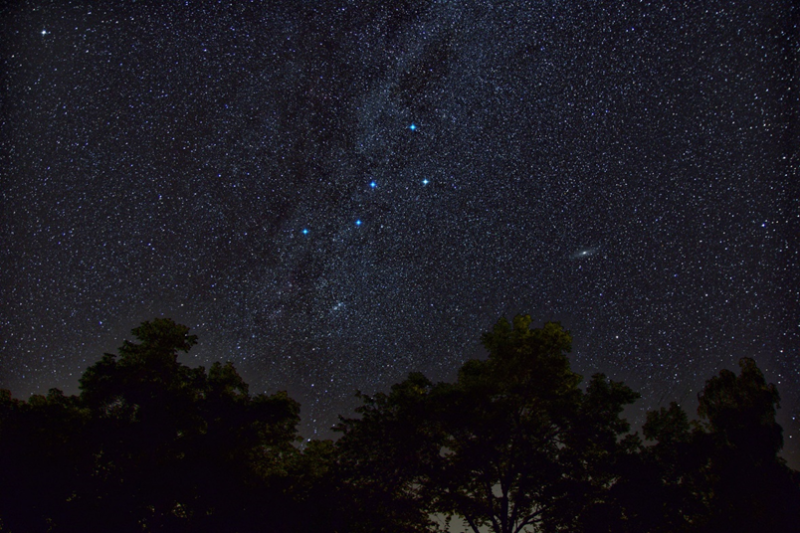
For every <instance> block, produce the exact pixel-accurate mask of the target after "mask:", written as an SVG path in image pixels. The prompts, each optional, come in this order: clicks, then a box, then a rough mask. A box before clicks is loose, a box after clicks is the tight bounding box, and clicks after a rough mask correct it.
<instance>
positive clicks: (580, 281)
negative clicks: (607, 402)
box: [0, 0, 800, 454]
mask: <svg viewBox="0 0 800 533" xmlns="http://www.w3.org/2000/svg"><path fill="white" fill-rule="evenodd" d="M230 4H231V5H227V3H212V2H185V3H164V4H161V5H155V4H154V5H138V4H135V3H129V2H105V3H102V4H96V3H93V2H80V1H70V2H47V1H27V2H25V1H21V2H16V3H13V5H12V7H10V8H5V11H3V12H2V16H3V19H2V24H3V32H2V35H3V37H2V39H3V43H2V45H3V46H2V50H3V57H2V59H3V67H2V68H3V72H4V73H5V74H4V98H3V107H2V118H3V135H4V147H5V149H4V151H3V174H2V183H3V186H2V205H3V211H2V226H1V228H2V233H0V235H2V243H3V246H2V249H1V250H0V261H2V263H0V264H1V265H2V269H0V294H2V302H3V307H2V309H1V310H0V320H1V322H0V324H2V326H1V327H2V345H0V354H1V356H0V386H2V387H7V388H11V389H12V391H14V393H15V394H18V395H21V396H27V394H30V393H33V392H42V391H43V390H46V389H47V388H49V387H52V386H58V387H61V388H63V389H65V390H66V391H68V392H75V391H76V390H77V378H78V377H79V376H80V374H81V373H82V372H83V370H84V369H85V368H86V367H87V366H88V365H89V364H91V363H92V362H94V361H95V360H97V359H98V358H99V357H100V356H101V355H102V353H103V352H104V351H114V349H115V347H116V346H118V345H119V344H120V343H121V341H122V339H124V338H127V336H128V332H129V331H130V329H131V328H133V327H135V326H136V325H138V324H139V323H140V322H141V321H143V320H147V319H150V318H152V317H154V316H169V317H171V318H174V319H176V320H178V321H180V322H183V323H185V324H187V325H188V326H190V327H191V328H192V329H193V332H194V333H196V334H197V335H199V337H200V341H201V342H200V345H199V346H198V347H196V348H195V349H194V350H193V351H192V352H191V353H190V354H189V355H188V356H185V362H187V363H188V364H203V365H206V366H208V365H209V364H210V363H211V362H213V361H215V360H231V361H233V362H234V363H235V364H236V366H237V368H238V369H239V370H240V371H241V373H242V374H243V375H244V376H245V379H246V380H247V381H248V382H249V383H251V387H252V390H253V391H255V392H259V391H265V390H269V391H274V390H277V389H286V390H288V391H289V393H290V394H291V395H292V396H293V397H295V398H297V399H298V400H299V401H301V403H302V405H303V413H302V416H303V424H304V426H303V427H304V429H303V431H304V433H305V434H306V435H308V436H314V435H317V436H329V435H330V433H329V432H328V428H329V427H330V426H331V425H332V424H333V423H334V422H335V421H336V415H337V414H339V413H345V412H347V410H348V409H350V408H351V407H352V405H353V399H352V395H353V392H354V391H355V390H356V389H361V390H364V391H374V390H378V389H385V388H387V387H388V386H389V385H390V384H391V383H394V382H396V381H398V380H400V379H402V378H403V377H404V376H405V375H406V374H407V373H408V372H409V371H422V372H425V373H426V374H428V375H429V376H430V377H431V378H433V379H452V378H453V376H454V372H455V370H456V369H457V368H458V366H459V365H460V364H461V363H462V362H463V361H465V360H466V359H468V358H471V357H480V356H481V355H482V352H481V350H480V348H479V342H478V341H479V336H480V333H481V332H482V331H484V330H486V329H487V328H489V327H490V326H491V325H492V323H494V321H496V320H497V319H498V318H499V317H500V316H502V315H507V316H508V315H512V314H515V313H517V312H527V313H531V314H532V315H533V317H534V319H535V320H536V321H538V322H540V323H541V322H542V321H546V320H560V321H561V322H562V323H563V324H565V325H566V326H567V327H568V328H569V329H570V330H571V331H572V333H573V336H574V337H575V341H576V342H575V346H574V351H573V362H574V365H575V366H576V367H577V369H578V370H579V371H580V372H582V373H584V374H585V375H588V374H591V373H593V372H597V371H602V372H605V373H607V374H609V375H610V376H612V377H613V378H614V379H621V380H624V381H625V382H626V383H628V384H629V385H631V386H632V387H634V388H635V389H637V390H639V391H641V392H642V395H643V399H642V400H641V401H640V402H639V403H638V404H637V406H638V407H639V411H638V412H637V413H632V417H633V418H636V419H637V420H641V418H642V412H643V411H644V410H646V409H650V408H653V407H656V406H659V405H663V404H665V403H667V402H669V401H671V400H678V401H680V402H682V403H683V404H684V405H686V406H687V407H689V408H690V409H691V408H692V406H693V402H694V398H695V396H696V394H697V392H698V391H699V390H700V389H701V388H702V386H703V383H704V381H705V380H706V379H707V378H709V377H711V376H712V375H713V374H715V373H717V372H718V371H719V370H720V369H721V368H732V369H733V368H735V365H736V361H737V360H738V359H739V358H740V357H743V356H750V357H754V358H755V359H756V361H757V362H758V364H759V366H760V367H761V368H762V369H763V370H764V371H765V373H766V375H767V378H768V379H769V380H770V381H771V382H775V383H776V384H777V385H778V388H779V390H780V391H781V394H782V398H783V401H782V406H783V408H782V410H781V414H780V416H781V422H782V423H783V425H784V427H785V430H786V432H785V440H786V443H787V449H788V451H789V453H790V454H795V453H797V441H800V425H798V423H797V422H796V421H795V418H796V417H797V416H798V415H799V414H800V397H799V396H798V392H797V391H798V390H800V359H798V355H800V354H798V349H799V348H800V331H799V330H798V328H799V327H800V326H798V324H799V323H800V312H798V307H797V302H798V296H800V295H799V294H798V286H800V284H798V266H799V265H798V263H799V262H798V251H797V244H798V243H797V236H798V234H800V233H799V230H800V221H799V219H798V205H797V203H798V191H797V187H796V185H795V181H796V179H797V167H798V152H797V147H798V146H800V139H799V138H798V129H797V109H800V106H799V105H798V97H797V90H798V86H797V65H798V62H797V61H798V58H797V50H798V42H797V35H798V28H797V26H796V21H797V12H796V10H795V11H792V4H791V2H788V1H785V2H784V1H778V2H759V1H755V0H753V1H743V2H735V3H731V2H721V1H719V2H717V1H709V2H697V3H695V2H671V1H663V2H657V1H638V2H601V3H595V2H540V1H530V2H525V1H522V2H490V1H478V2H459V1H411V0H407V1H400V2H390V3H386V4H385V5H384V3H376V2H360V1H354V0H341V1H338V2H333V1H324V2H312V3H305V2H295V1H292V2H249V3H244V2H234V3H230ZM637 417H638V418H637Z"/></svg>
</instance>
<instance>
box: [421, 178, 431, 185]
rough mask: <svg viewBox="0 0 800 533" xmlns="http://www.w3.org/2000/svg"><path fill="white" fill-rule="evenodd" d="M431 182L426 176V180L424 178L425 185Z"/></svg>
mask: <svg viewBox="0 0 800 533" xmlns="http://www.w3.org/2000/svg"><path fill="white" fill-rule="evenodd" d="M429 183H430V181H428V180H427V178H426V179H424V180H422V184H423V185H427V184H429Z"/></svg>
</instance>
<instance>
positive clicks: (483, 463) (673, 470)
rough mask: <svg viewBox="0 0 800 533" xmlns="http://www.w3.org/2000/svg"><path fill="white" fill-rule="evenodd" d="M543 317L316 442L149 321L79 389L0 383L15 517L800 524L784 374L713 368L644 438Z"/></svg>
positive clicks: (624, 394)
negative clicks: (42, 392)
mask: <svg viewBox="0 0 800 533" xmlns="http://www.w3.org/2000/svg"><path fill="white" fill-rule="evenodd" d="M530 322H531V320H530V317H527V316H517V317H515V318H514V320H513V321H512V322H508V321H507V320H505V319H502V320H500V321H499V322H498V323H497V324H496V325H495V326H494V328H493V330H492V331H490V332H488V333H485V334H484V335H483V344H484V346H485V347H486V349H487V350H488V352H489V357H488V358H487V359H485V360H471V361H468V362H467V363H465V364H464V365H463V366H462V367H461V369H460V371H459V374H458V379H457V380H456V382H454V383H432V382H431V381H429V380H428V379H427V378H425V377H424V376H423V375H421V374H416V373H415V374H410V375H409V377H408V378H407V379H406V380H405V381H403V382H402V383H398V384H396V385H394V386H393V387H392V388H391V391H390V392H388V393H385V394H384V393H379V394H376V395H375V396H371V397H370V396H366V395H362V394H359V396H360V398H361V399H362V402H363V403H362V405H361V407H359V408H358V409H357V413H356V416H355V417H353V418H341V421H340V423H339V425H338V426H337V428H336V429H337V430H338V431H339V432H340V433H341V436H340V438H339V439H337V440H336V441H335V442H332V441H311V442H307V443H303V442H302V440H301V439H300V437H299V435H298V432H297V424H298V421H299V412H300V406H299V405H298V403H297V402H295V401H294V400H292V399H291V398H289V397H288V396H287V395H286V394H285V393H282V392H281V393H277V394H273V395H265V394H259V395H250V394H249V392H248V387H247V384H246V383H244V381H243V380H242V378H241V377H240V376H239V375H238V374H237V372H236V370H235V369H234V367H233V365H231V364H230V363H228V364H227V365H221V364H219V363H215V364H214V365H212V367H211V368H210V369H208V370H206V369H204V368H202V367H199V368H189V367H187V366H185V365H182V364H180V363H178V361H177V357H178V352H181V351H188V350H189V349H190V348H191V347H192V345H193V344H195V343H196V337H195V336H193V335H189V332H188V328H186V327H185V326H182V325H179V324H176V323H174V322H173V321H171V320H168V319H155V320H153V321H152V322H145V323H144V324H142V325H141V326H140V327H138V328H136V329H134V330H133V335H134V336H135V338H136V339H137V342H128V341H126V342H125V343H124V344H123V346H122V347H120V349H119V353H118V355H111V354H105V355H104V356H103V358H102V359H101V360H100V361H98V362H97V363H95V364H94V365H92V366H91V367H90V368H89V369H87V371H86V372H85V373H84V375H83V377H82V378H81V379H80V391H81V392H80V395H78V396H65V395H64V394H63V393H62V392H61V391H59V390H57V389H51V390H50V392H49V393H48V395H47V396H39V395H36V396H32V397H31V398H30V399H29V400H28V401H27V402H25V401H20V400H16V399H13V398H12V397H11V395H10V393H9V392H8V391H5V390H0V476H1V477H0V532H11V533H35V532H47V531H52V532H73V531H81V532H101V531H102V532H120V533H124V532H148V531H163V532H175V533H180V532H212V531H214V532H230V533H236V532H241V533H244V532H255V531H259V532H264V531H267V532H272V531H274V532H287V533H291V532H312V531H313V532H330V533H334V532H341V533H344V532H364V533H366V532H382V531H387V532H388V531H393V532H423V531H435V530H437V529H441V528H442V527H447V526H446V524H444V525H442V521H443V519H447V518H453V519H455V520H458V521H459V522H458V524H459V525H460V524H461V522H460V521H461V520H463V521H464V523H465V524H466V525H467V528H468V529H472V530H474V531H475V532H477V531H479V530H481V531H485V530H491V531H495V532H497V533H518V532H523V531H544V532H557V531H570V532H587V533H588V532H623V533H624V532H636V533H647V532H698V533H699V532H715V533H716V532H720V533H722V532H726V533H730V532H740V531H741V532H744V531H748V532H750V531H771V532H796V531H800V476H799V475H798V473H797V472H795V471H794V470H791V469H789V468H788V467H787V466H786V464H785V462H784V461H783V460H782V459H781V458H780V457H779V456H778V453H779V452H780V450H781V448H782V446H783V439H782V429H781V427H780V426H779V425H778V424H777V423H776V421H775V413H776V408H777V406H778V401H779V397H778V392H777V390H776V389H775V387H774V386H773V385H771V384H767V383H766V381H765V380H764V377H763V375H762V373H761V371H760V370H759V369H758V368H757V366H756V364H755V362H754V361H753V360H752V359H742V361H741V362H740V367H741V368H740V371H739V373H738V374H735V373H733V372H731V371H728V370H723V371H721V372H720V373H719V375H717V376H714V377H712V378H711V379H709V380H708V382H707V383H706V386H705V388H704V389H703V391H702V392H701V393H700V394H699V396H698V399H699V409H698V413H697V414H698V420H690V419H689V417H688V416H687V414H686V413H685V412H684V410H683V409H682V408H681V407H680V406H679V405H677V404H675V403H673V404H671V405H670V406H669V407H668V408H662V409H660V410H659V411H655V412H650V413H648V416H647V422H646V424H645V425H644V427H643V428H642V433H643V437H644V438H642V437H641V436H640V435H639V434H638V433H632V432H631V431H630V426H629V424H628V422H627V421H626V420H625V419H624V418H623V417H622V416H621V414H622V412H623V409H624V408H625V406H626V405H628V404H631V403H633V402H634V401H635V400H636V399H637V398H638V394H637V393H635V392H634V391H632V390H631V389H630V388H628V387H627V386H626V385H624V384H623V383H619V382H614V381H611V380H608V379H607V378H606V377H605V376H603V375H601V374H597V375H594V376H592V378H591V379H590V380H589V382H588V383H587V384H586V385H585V386H583V387H582V386H581V381H582V378H581V376H579V375H578V374H576V373H574V372H573V371H572V370H571V368H570V364H569V360H568V358H567V356H566V354H567V353H568V352H569V351H570V347H571V341H572V339H571V337H570V335H569V333H568V332H567V331H565V330H564V329H563V328H561V326H560V325H558V324H555V323H548V324H545V325H544V327H542V328H538V329H532V328H531V327H530Z"/></svg>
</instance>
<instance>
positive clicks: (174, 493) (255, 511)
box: [0, 319, 299, 532]
mask: <svg viewBox="0 0 800 533" xmlns="http://www.w3.org/2000/svg"><path fill="white" fill-rule="evenodd" d="M133 335H134V336H135V337H136V339H137V340H138V342H131V341H125V343H124V344H123V346H122V347H121V348H120V349H119V356H117V355H113V354H105V355H104V356H103V358H102V359H101V360H100V361H98V362H97V363H95V364H94V365H92V366H91V367H89V368H88V369H87V370H86V372H85V373H84V374H83V376H82V377H81V379H80V387H81V394H80V396H79V397H65V396H64V395H63V394H61V393H60V391H51V393H50V394H49V395H48V396H47V397H46V398H45V397H38V396H34V397H32V398H31V399H30V400H29V401H28V402H27V403H26V402H19V401H17V400H13V399H11V397H10V395H9V394H0V452H2V453H0V461H1V462H2V463H0V466H3V467H8V468H4V470H3V473H4V484H3V486H2V490H3V494H2V496H4V497H3V498H2V503H0V519H2V521H3V527H7V528H10V529H11V530H12V531H77V530H83V529H88V530H93V531H103V530H104V531H118V532H127V531H130V532H134V531H136V532H141V531H171V532H172V531H176V532H180V531H211V530H218V531H231V532H246V531H256V530H258V531H260V530H262V528H263V527H264V526H265V524H269V526H270V529H271V530H273V531H289V530H290V529H291V528H292V522H293V517H292V516H291V515H290V514H289V513H287V512H286V509H287V508H291V504H292V497H291V495H289V494H286V492H285V490H284V489H285V488H286V486H287V482H286V480H285V478H286V477H287V476H288V475H289V471H290V470H291V469H290V468H289V467H290V466H291V464H292V461H294V460H295V458H296V456H297V454H298V453H299V452H298V450H297V449H296V448H295V446H294V444H295V443H296V442H297V440H298V437H297V433H296V426H297V423H298V420H299V405H298V404H297V402H295V401H294V400H292V399H291V398H289V397H288V396H287V395H286V393H284V392H279V393H276V394H273V395H266V394H258V395H254V396H253V395H250V394H249V392H248V386H247V384H246V383H245V382H244V380H242V378H241V376H239V374H238V373H237V372H236V369H235V368H234V367H233V365H232V364H230V363H228V364H225V365H222V364H220V363H214V364H213V365H212V366H211V368H210V369H209V370H208V372H206V370H205V369H204V368H203V367H198V368H190V367H187V366H185V365H183V364H181V363H179V362H178V353H179V352H181V351H183V352H186V351H188V350H189V349H190V348H191V347H192V346H193V345H194V344H195V343H196V338H195V337H194V336H193V335H189V334H188V328H187V327H186V326H182V325H180V324H176V323H175V322H173V321H172V320H169V319H155V320H153V321H152V322H145V323H143V324H142V325H141V326H139V327H138V328H136V329H134V330H133ZM9 482H11V483H15V484H16V485H17V486H14V487H11V486H9ZM18 486H21V487H24V490H22V491H20V490H19V488H18ZM34 489H36V491H37V496H36V497H34V496H33V490H34ZM21 498H22V500H21ZM23 500H24V501H23ZM7 503H8V504H7ZM9 504H10V505H9Z"/></svg>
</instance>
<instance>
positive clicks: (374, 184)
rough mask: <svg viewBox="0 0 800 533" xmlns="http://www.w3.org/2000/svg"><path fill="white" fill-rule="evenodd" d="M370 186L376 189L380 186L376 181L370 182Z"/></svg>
mask: <svg viewBox="0 0 800 533" xmlns="http://www.w3.org/2000/svg"><path fill="white" fill-rule="evenodd" d="M369 186H370V187H372V188H373V189H374V188H375V187H377V186H378V184H377V183H375V182H374V181H370V182H369Z"/></svg>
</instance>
